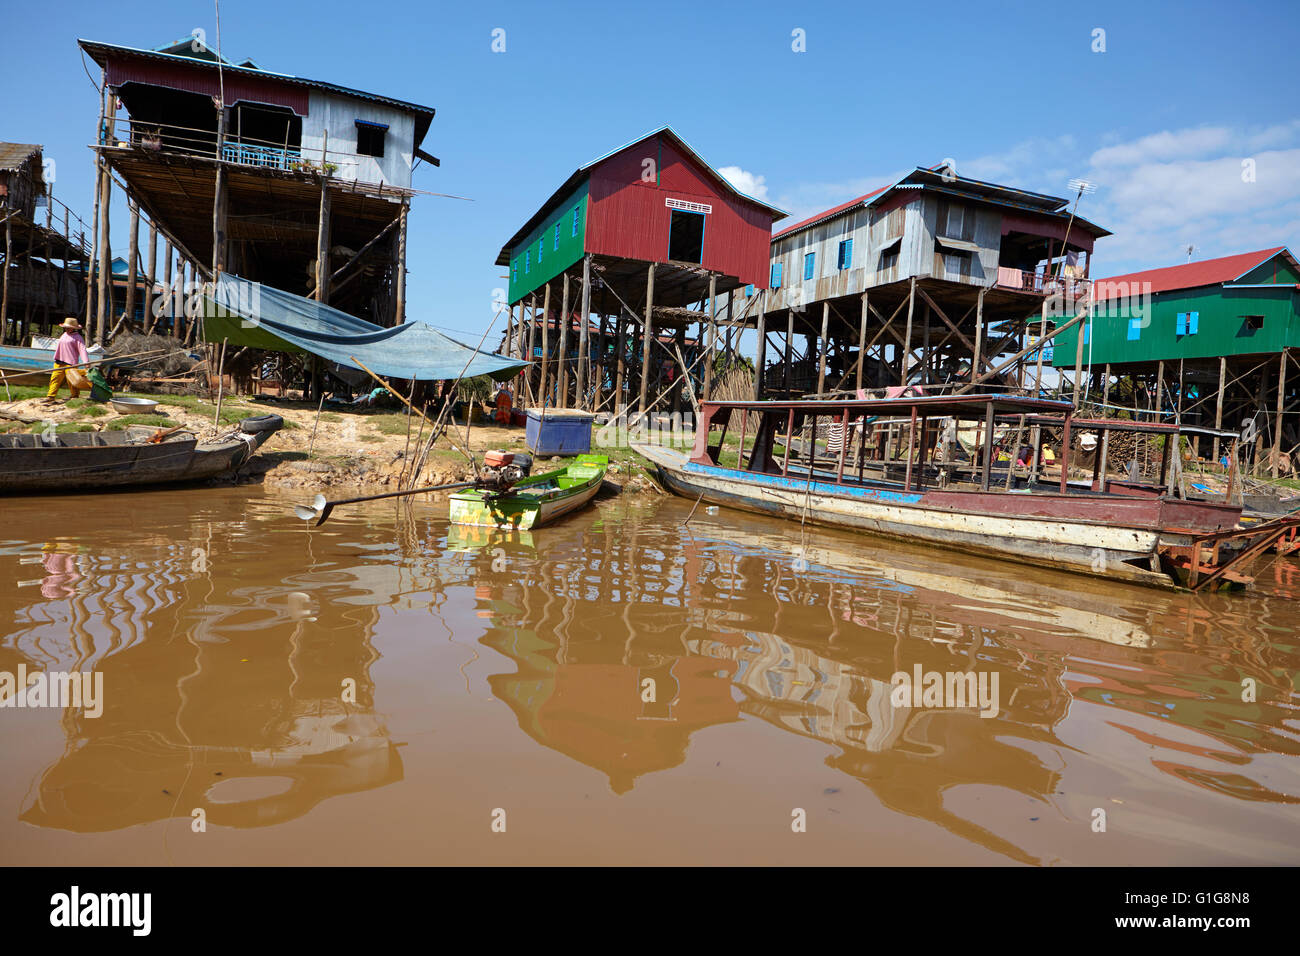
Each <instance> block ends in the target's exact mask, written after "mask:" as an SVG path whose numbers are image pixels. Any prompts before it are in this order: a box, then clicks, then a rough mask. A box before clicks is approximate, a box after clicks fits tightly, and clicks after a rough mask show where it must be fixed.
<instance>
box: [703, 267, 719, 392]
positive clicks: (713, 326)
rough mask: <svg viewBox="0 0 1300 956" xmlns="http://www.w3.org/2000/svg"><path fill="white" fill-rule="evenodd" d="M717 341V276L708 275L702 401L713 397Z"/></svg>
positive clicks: (714, 274)
mask: <svg viewBox="0 0 1300 956" xmlns="http://www.w3.org/2000/svg"><path fill="white" fill-rule="evenodd" d="M717 340H718V276H717V274H716V273H712V272H710V273H709V325H708V332H707V337H706V339H705V345H704V401H706V402H707V401H708V400H709V399H710V397H711V396H712V395H713V358H714V355H715V353H716V352H717Z"/></svg>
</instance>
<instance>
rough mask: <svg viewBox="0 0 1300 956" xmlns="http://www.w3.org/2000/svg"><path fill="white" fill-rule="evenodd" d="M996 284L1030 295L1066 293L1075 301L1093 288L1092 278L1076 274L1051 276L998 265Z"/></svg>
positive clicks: (1002, 287)
mask: <svg viewBox="0 0 1300 956" xmlns="http://www.w3.org/2000/svg"><path fill="white" fill-rule="evenodd" d="M995 285H996V286H997V288H999V289H1008V290H1010V291H1013V292H1026V293H1029V294H1030V295H1064V296H1065V297H1066V298H1067V299H1069V300H1071V301H1075V300H1078V299H1082V298H1086V297H1087V295H1088V290H1089V289H1091V288H1092V280H1091V279H1084V278H1081V277H1076V276H1063V275H1050V276H1049V275H1047V274H1045V273H1042V272H1025V271H1024V270H1022V269H1008V268H1007V267H1006V266H998V278H997V282H996V283H995Z"/></svg>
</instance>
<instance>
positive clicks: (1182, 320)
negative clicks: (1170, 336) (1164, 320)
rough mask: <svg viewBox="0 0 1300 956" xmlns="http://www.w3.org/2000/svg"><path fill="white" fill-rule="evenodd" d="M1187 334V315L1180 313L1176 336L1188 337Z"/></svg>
mask: <svg viewBox="0 0 1300 956" xmlns="http://www.w3.org/2000/svg"><path fill="white" fill-rule="evenodd" d="M1186 334H1187V313H1186V312H1179V313H1178V323H1177V324H1176V325H1175V326H1174V335H1186Z"/></svg>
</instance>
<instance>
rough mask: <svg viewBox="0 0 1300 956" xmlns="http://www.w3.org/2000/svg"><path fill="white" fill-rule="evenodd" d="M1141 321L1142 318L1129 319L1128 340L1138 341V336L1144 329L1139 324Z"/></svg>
mask: <svg viewBox="0 0 1300 956" xmlns="http://www.w3.org/2000/svg"><path fill="white" fill-rule="evenodd" d="M1139 321H1141V320H1140V319H1129V320H1128V340H1129V341H1130V342H1136V341H1137V340H1138V336H1139V335H1141V333H1142V329H1141V327H1140V326H1139V325H1138V322H1139Z"/></svg>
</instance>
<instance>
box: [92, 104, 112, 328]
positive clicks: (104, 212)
mask: <svg viewBox="0 0 1300 956" xmlns="http://www.w3.org/2000/svg"><path fill="white" fill-rule="evenodd" d="M110 99H112V97H111V96H110ZM112 197H113V177H112V176H110V175H109V174H108V164H107V161H105V163H104V177H103V179H101V180H100V184H99V255H98V263H99V268H98V271H97V272H96V274H95V295H96V301H95V332H94V336H95V341H96V342H97V343H99V344H101V345H102V344H103V342H104V333H105V332H106V331H107V330H108V329H107V323H108V315H109V311H110V309H111V308H112V301H113V300H112V288H113V287H112V284H111V282H110V281H109V280H110V278H111V277H112V274H113V247H112V244H111V242H110V240H109V228H108V225H109V219H110V216H109V211H110V206H111V204H112Z"/></svg>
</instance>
